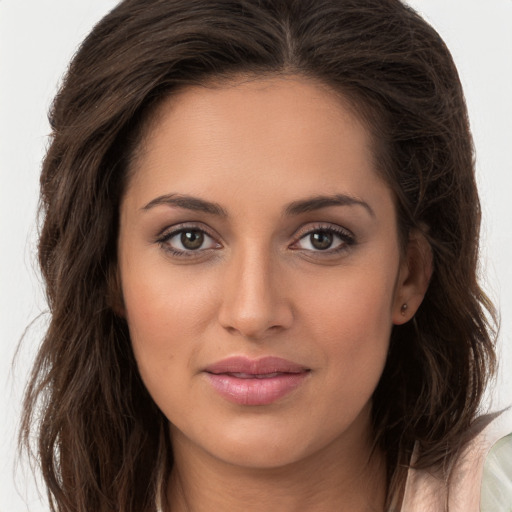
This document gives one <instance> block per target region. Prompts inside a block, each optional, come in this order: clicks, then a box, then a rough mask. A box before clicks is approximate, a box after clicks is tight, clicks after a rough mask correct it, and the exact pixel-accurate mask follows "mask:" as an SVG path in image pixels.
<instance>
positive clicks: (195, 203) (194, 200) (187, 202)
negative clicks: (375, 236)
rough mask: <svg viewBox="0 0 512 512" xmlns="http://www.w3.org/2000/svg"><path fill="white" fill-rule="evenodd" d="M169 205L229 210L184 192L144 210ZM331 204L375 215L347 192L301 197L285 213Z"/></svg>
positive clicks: (219, 211) (206, 210)
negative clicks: (357, 207)
mask: <svg viewBox="0 0 512 512" xmlns="http://www.w3.org/2000/svg"><path fill="white" fill-rule="evenodd" d="M160 205H168V206H177V207H178V208H185V209H186V210H192V211H196V212H204V213H209V214H212V215H218V216H220V217H227V216H228V213H227V211H226V210H225V209H224V208H222V206H220V205H219V204H218V203H213V202H211V201H206V200H205V199H200V198H198V197H193V196H189V195H183V194H165V195H162V196H159V197H156V198H155V199H153V200H151V201H150V202H149V203H148V204H147V205H146V206H143V207H142V208H141V209H142V210H150V209H151V208H154V207H155V206H160ZM329 206H361V207H363V208H364V209H365V210H366V211H367V212H368V213H369V214H370V215H371V216H372V217H375V212H374V211H373V210H372V208H371V206H370V205H369V204H368V203H366V202H365V201H362V200H361V199H358V198H356V197H353V196H350V195H346V194H334V195H331V196H323V195H320V196H314V197H311V198H308V199H301V200H299V201H293V202H292V203H290V204H289V205H287V206H286V207H285V209H284V215H286V216H293V215H300V214H301V213H307V212H311V211H315V210H320V209H322V208H327V207H329Z"/></svg>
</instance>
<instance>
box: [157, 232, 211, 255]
mask: <svg viewBox="0 0 512 512" xmlns="http://www.w3.org/2000/svg"><path fill="white" fill-rule="evenodd" d="M161 243H162V244H164V245H165V246H167V247H168V248H169V249H170V250H173V251H176V252H191V251H199V250H201V249H203V250H204V249H213V248H215V247H217V245H218V244H217V243H216V242H215V240H213V238H212V237H211V236H209V235H207V234H206V233H205V232H204V231H202V230H200V229H180V230H179V231H174V232H173V233H170V234H169V235H167V236H166V237H164V238H163V239H162V240H161Z"/></svg>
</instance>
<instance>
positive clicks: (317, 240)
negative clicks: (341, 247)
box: [311, 231, 332, 250]
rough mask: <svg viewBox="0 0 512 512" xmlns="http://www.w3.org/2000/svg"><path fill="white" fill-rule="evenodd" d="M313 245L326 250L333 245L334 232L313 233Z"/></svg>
mask: <svg viewBox="0 0 512 512" xmlns="http://www.w3.org/2000/svg"><path fill="white" fill-rule="evenodd" d="M311 245H313V247H314V248H315V249H320V250H325V249H328V248H329V247H330V246H331V245H332V233H328V232H326V231H318V232H316V233H313V234H312V235H311Z"/></svg>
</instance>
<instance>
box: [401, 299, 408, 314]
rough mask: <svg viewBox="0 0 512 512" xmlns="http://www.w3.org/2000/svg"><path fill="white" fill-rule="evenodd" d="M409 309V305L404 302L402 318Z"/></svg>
mask: <svg viewBox="0 0 512 512" xmlns="http://www.w3.org/2000/svg"><path fill="white" fill-rule="evenodd" d="M408 307H409V306H408V305H407V303H406V302H404V303H403V304H402V307H401V308H400V313H402V316H405V312H406V311H407V308H408Z"/></svg>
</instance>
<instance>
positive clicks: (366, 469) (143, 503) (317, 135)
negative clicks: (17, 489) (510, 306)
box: [23, 0, 495, 512]
mask: <svg viewBox="0 0 512 512" xmlns="http://www.w3.org/2000/svg"><path fill="white" fill-rule="evenodd" d="M52 126H53V139H52V143H51V146H50V148H49V150H48V154H47V157H46V160H45V163H44V168H43V173H42V176H41V197H42V204H43V209H44V224H43V228H42V232H41V238H40V246H39V247H40V249H39V250H40V252H39V254H40V263H41V268H42V271H43V275H44V277H45V280H46V284H47V292H48V298H49V303H50V308H51V314H52V320H51V323H50V326H49V329H48V332H47V335H46V338H45V341H44V343H43V346H42V348H41V351H40V353H39V356H38V359H37V362H36V366H35V369H34V377H33V380H32V382H31V385H30V387H29V389H28V393H27V399H26V413H25V417H24V424H23V429H24V430H23V432H24V434H23V435H24V436H25V439H26V440H27V439H28V436H29V434H30V432H31V425H32V423H33V420H34V414H35V407H36V403H37V402H38V400H40V399H43V413H42V416H41V420H40V423H39V424H38V428H39V434H38V435H39V458H40V463H41V467H42V471H43V475H44V477H45V480H46V483H47V486H48V490H49V497H50V501H51V503H52V505H53V508H54V510H59V511H61V510H62V511H63V510H100V511H103V510H105V511H106V510H122V511H146V510H147V511H150V510H157V508H160V509H161V510H162V511H165V512H167V511H168V510H172V511H181V510H241V509H243V510H283V511H285V510H302V509H307V510H315V509H316V510H351V511H357V510H380V511H382V510H400V509H401V508H402V510H405V511H408V510H420V508H419V507H427V506H430V507H431V509H432V510H440V508H439V506H441V507H445V506H449V507H450V510H456V508H455V507H456V506H460V503H457V500H459V498H460V496H462V495H464V489H463V490H462V491H458V492H459V494H458V496H455V498H453V493H452V496H450V493H449V491H451V490H452V489H457V487H456V485H455V484H454V485H452V483H453V482H455V483H456V476H457V475H460V474H461V472H460V471H458V469H459V468H460V467H463V466H462V464H463V463H464V462H466V461H467V460H474V459H468V458H467V457H465V455H466V453H467V452H468V450H470V449H471V448H472V447H473V446H474V445H473V444H472V443H471V442H470V441H469V439H471V438H473V437H474V436H475V435H476V434H477V433H478V432H479V431H482V432H485V430H484V427H485V424H486V423H488V422H489V421H490V420H491V418H485V419H483V420H481V421H480V422H475V418H476V415H477V411H478V407H479V403H480V398H481V396H482V392H483V390H484V388H485V384H486V382H487V379H488V378H489V376H490V375H491V374H492V371H493V367H494V359H495V355H494V349H493V331H492V325H489V323H488V321H487V319H488V318H492V316H493V308H492V305H491V304H490V302H489V301H488V299H487V298H486V297H485V295H484V294H483V292H482V290H481V289H480V287H479V285H478V282H477V279H476V265H477V255H478V243H477V240H478V227H479V220H480V212H479V204H478V195H477V192H476V187H475V181H474V172H473V158H472V145H471V137H470V133H469V128H468V122H467V116H466V110H465V106H464V100H463V95H462V91H461V87H460V83H459V81H458V78H457V73H456V70H455V68H454V65H453V62H452V60H451V57H450V55H449V53H448V51H447V49H446V47H445V46H444V44H443V42H442V41H441V40H440V38H439V36H438V35H437V34H436V33H435V32H434V31H433V30H432V28H431V27H429V26H428V25H427V24H425V22H424V21H423V20H421V18H419V17H418V16H417V15H416V14H415V13H414V12H413V11H412V10H410V9H408V8H406V7H405V6H404V5H403V4H401V3H400V2H398V1H397V0H386V1H382V0H365V1H361V0H360V1H354V0H353V1H349V0H346V1H341V0H338V1H334V0H331V1H327V0H325V1H318V0H316V1H300V2H298V1H293V0H280V1H275V0H272V1H270V0H268V1H259V2H255V1H249V0H246V1H226V0H224V1H220V0H219V1H208V2H205V1H190V0H188V1H166V2H162V1H156V0H155V1H152V2H148V1H141V0H128V1H125V2H122V3H121V4H120V5H119V6H118V7H117V8H116V9H114V10H113V11H112V12H111V13H110V14H109V15H108V16H107V17H106V18H105V19H104V20H103V21H102V22H100V24H99V25H98V26H97V27H96V28H95V29H94V31H93V32H92V33H91V35H90V36H89V37H88V38H87V39H86V41H85V42H84V44H83V45H82V47H81V49H80V50H79V52H78V53H77V55H76V56H75V58H74V60H73V62H72V64H71V67H70V70H69V72H68V75H67V77H66V80H65V82H64V84H63V87H62V89H61V91H60V93H59V95H58V96H57V98H56V100H55V103H54V107H53V112H52ZM491 424H495V422H491ZM481 459H482V457H481V456H480V455H479V456H478V460H479V461H480V460H481ZM411 465H412V467H413V468H414V469H412V470H410V471H408V468H409V467H410V466H411ZM422 471H425V472H422ZM425 474H429V475H433V477H432V478H434V483H433V484H432V482H430V481H426V479H425V478H424V476H425ZM369 483H370V485H369ZM425 489H433V496H435V498H432V497H430V498H428V497H427V498H425V497H424V496H423V495H422V492H423V491H422V490H425ZM416 491H417V492H416ZM475 496H477V495H476V494H475ZM438 498H439V500H438V501H437V502H434V501H435V500H436V499H438ZM454 499H455V501H454ZM471 499H472V500H473V498H471ZM418 500H420V502H417V501H418ZM425 500H427V501H425ZM473 501H474V500H473ZM439 503H441V505H439ZM473 504H474V503H473V502H472V503H471V506H473ZM412 507H414V508H412ZM424 509H425V510H426V508H424ZM465 510H469V509H468V508H466V509H465ZM475 510H476V509H475Z"/></svg>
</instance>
